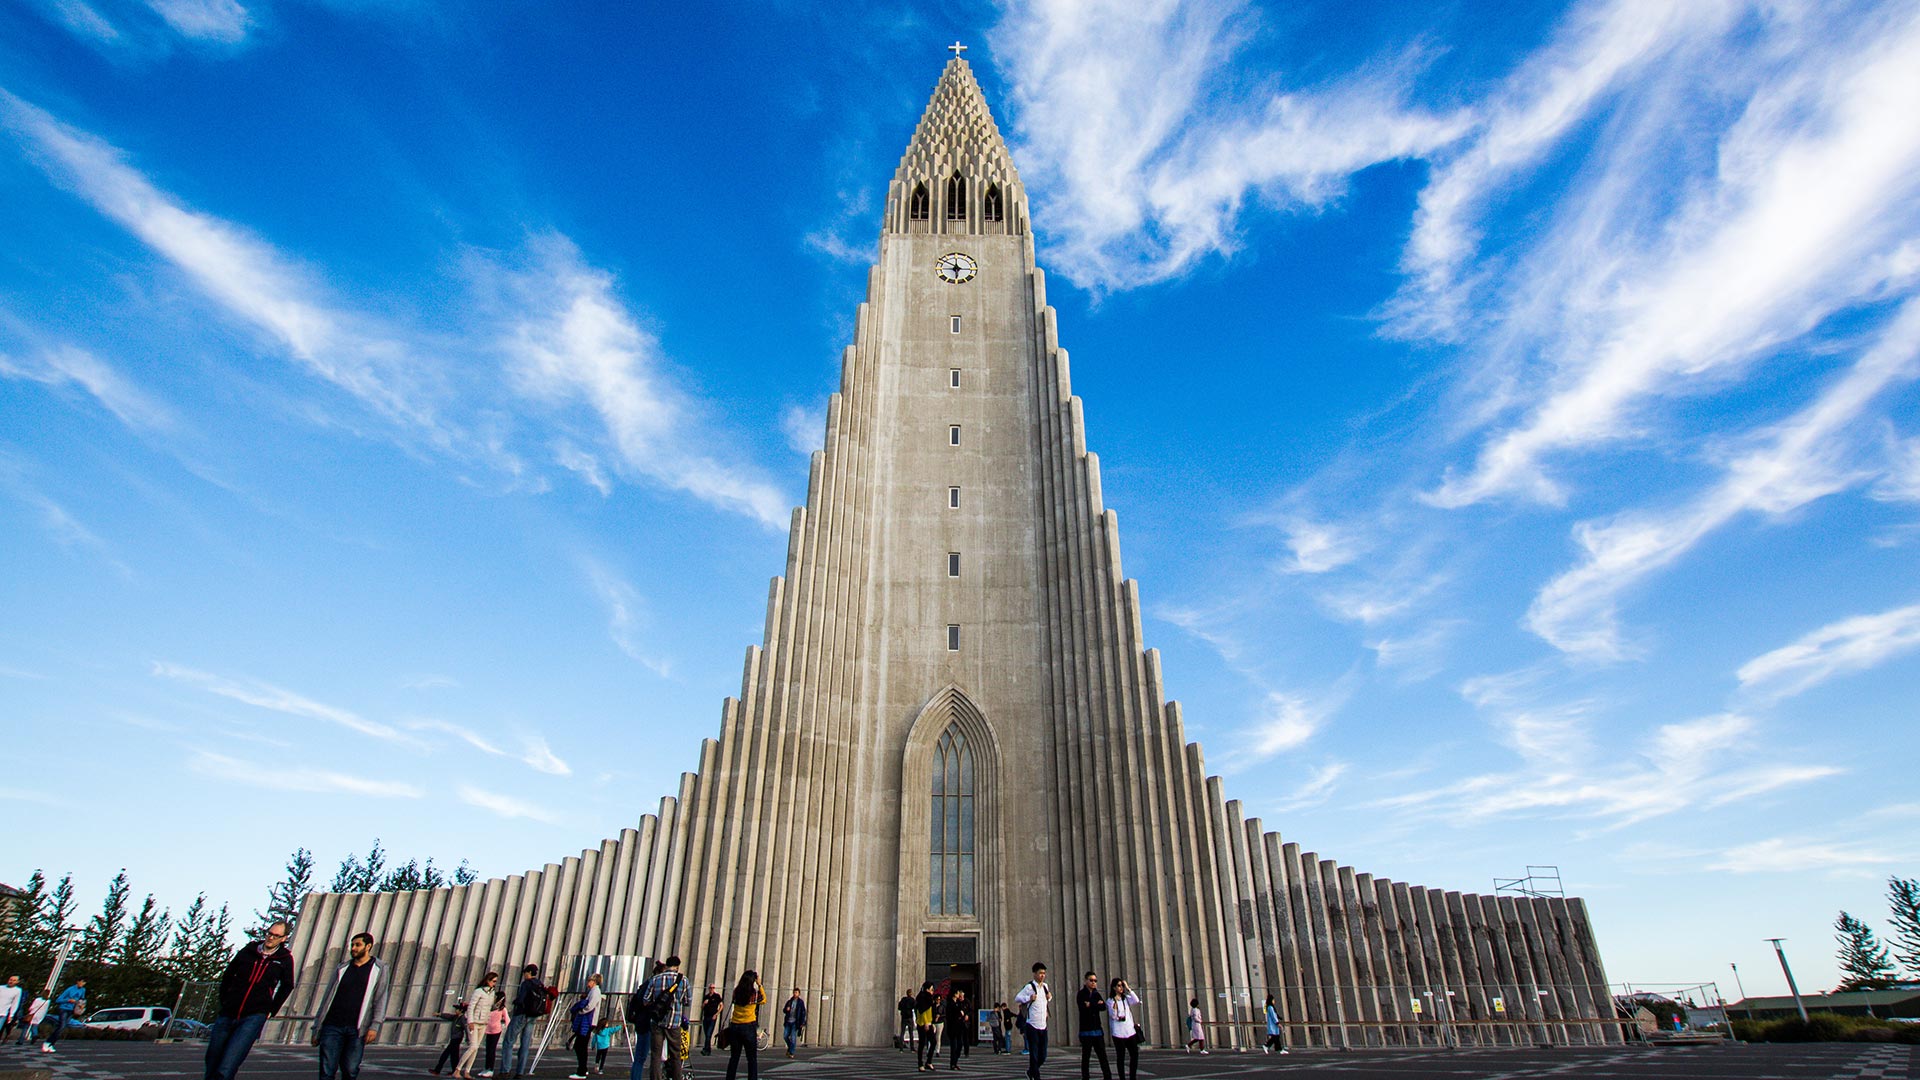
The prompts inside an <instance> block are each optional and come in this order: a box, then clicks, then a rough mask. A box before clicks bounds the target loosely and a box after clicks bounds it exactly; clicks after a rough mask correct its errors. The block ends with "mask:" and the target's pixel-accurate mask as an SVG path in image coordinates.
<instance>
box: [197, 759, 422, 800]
mask: <svg viewBox="0 0 1920 1080" xmlns="http://www.w3.org/2000/svg"><path fill="white" fill-rule="evenodd" d="M188 767H189V768H191V769H192V770H193V771H195V772H197V773H200V774H201V775H203V776H211V777H214V778H215V779H219V780H226V781H228V782H230V783H235V784H245V785H248V786H250V787H258V788H266V789H268V790H270V791H307V792H314V793H316V794H322V795H364V796H368V797H371V798H376V799H418V798H421V797H423V796H424V795H425V794H426V793H425V792H423V791H421V790H420V789H419V788H417V787H415V786H413V785H412V784H408V783H402V782H400V781H397V780H374V779H370V778H368V777H364V776H352V775H349V774H347V773H338V772H331V771H328V770H326V769H311V768H305V767H301V766H297V765H286V764H283V763H279V762H275V763H273V764H266V763H262V762H253V761H242V760H240V759H238V758H232V757H228V756H226V755H225V754H213V753H208V752H207V751H204V750H202V751H197V752H196V753H195V754H194V756H193V758H192V760H191V761H189V762H188Z"/></svg>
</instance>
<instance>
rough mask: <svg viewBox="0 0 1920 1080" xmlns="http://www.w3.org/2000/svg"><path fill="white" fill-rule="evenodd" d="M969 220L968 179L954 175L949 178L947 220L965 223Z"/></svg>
mask: <svg viewBox="0 0 1920 1080" xmlns="http://www.w3.org/2000/svg"><path fill="white" fill-rule="evenodd" d="M966 218H967V178H966V177H964V176H961V175H960V174H959V173H954V174H953V175H952V176H950V177H948V178H947V220H948V221H965V220H966Z"/></svg>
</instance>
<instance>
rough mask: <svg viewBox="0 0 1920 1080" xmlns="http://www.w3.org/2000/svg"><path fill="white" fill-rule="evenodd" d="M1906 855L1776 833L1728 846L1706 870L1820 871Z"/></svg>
mask: <svg viewBox="0 0 1920 1080" xmlns="http://www.w3.org/2000/svg"><path fill="white" fill-rule="evenodd" d="M1907 857H1908V856H1907V855H1906V854H1904V853H1892V852H1888V851H1884V850H1881V849H1879V848H1876V847H1871V846H1868V845H1866V844H1857V843H1830V842H1825V841H1819V840H1798V839H1790V838H1787V837H1777V836H1776V837H1772V838H1770V839H1766V840H1759V841H1755V842H1754V843H1751V844H1740V845H1738V846H1736V847H1732V848H1729V849H1727V850H1726V851H1724V852H1722V853H1721V854H1720V855H1719V857H1718V858H1716V859H1714V861H1712V862H1710V863H1708V864H1707V869H1709V870H1725V871H1728V872H1730V873H1735V874H1805V873H1811V872H1814V871H1819V870H1853V869H1868V868H1880V867H1886V866H1891V865H1894V864H1896V863H1900V862H1902V861H1904V859H1905V858H1907Z"/></svg>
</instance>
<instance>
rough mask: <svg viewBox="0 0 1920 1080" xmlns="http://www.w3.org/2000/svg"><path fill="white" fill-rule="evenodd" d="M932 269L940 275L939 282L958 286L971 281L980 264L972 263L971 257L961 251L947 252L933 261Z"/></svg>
mask: <svg viewBox="0 0 1920 1080" xmlns="http://www.w3.org/2000/svg"><path fill="white" fill-rule="evenodd" d="M933 269H934V272H935V273H937V274H939V275H940V280H941V281H944V282H946V283H947V284H949V285H958V284H960V283H961V282H964V281H972V280H973V275H974V274H975V273H977V272H978V271H979V269H980V264H979V263H977V262H974V261H973V256H971V255H968V254H967V253H965V252H963V251H949V252H947V253H946V254H945V255H942V256H940V257H939V258H938V259H935V260H934V261H933Z"/></svg>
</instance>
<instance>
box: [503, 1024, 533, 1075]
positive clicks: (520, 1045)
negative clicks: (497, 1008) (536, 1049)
mask: <svg viewBox="0 0 1920 1080" xmlns="http://www.w3.org/2000/svg"><path fill="white" fill-rule="evenodd" d="M537 1019H539V1017H535V1016H521V1015H520V1014H518V1013H515V1014H514V1015H513V1016H512V1017H510V1018H509V1019H508V1020H507V1053H506V1056H505V1057H503V1058H502V1059H501V1061H500V1067H501V1068H503V1069H505V1070H506V1071H507V1072H510V1073H530V1072H532V1071H533V1047H532V1046H531V1045H530V1044H531V1043H532V1042H533V1022H534V1021H535V1020H537ZM516 1049H518V1050H519V1054H520V1056H518V1057H515V1056H514V1051H515V1050H516Z"/></svg>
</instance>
